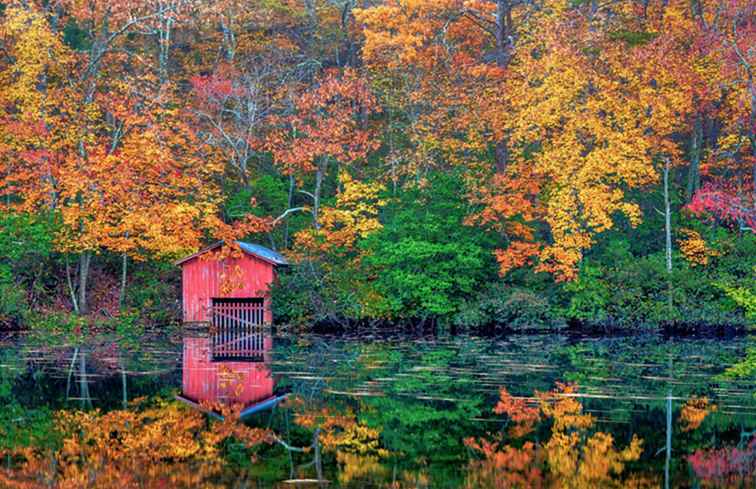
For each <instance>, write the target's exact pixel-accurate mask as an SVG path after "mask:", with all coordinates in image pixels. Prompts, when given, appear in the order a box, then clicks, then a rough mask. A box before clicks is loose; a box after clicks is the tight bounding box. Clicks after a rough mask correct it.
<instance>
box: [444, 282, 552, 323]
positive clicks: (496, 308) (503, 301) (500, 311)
mask: <svg viewBox="0 0 756 489" xmlns="http://www.w3.org/2000/svg"><path fill="white" fill-rule="evenodd" d="M453 322H454V324H456V325H457V326H462V327H481V326H489V325H496V326H502V327H505V328H509V329H528V328H531V329H532V328H539V329H540V328H545V327H559V326H562V325H563V322H562V321H561V320H560V319H559V318H558V317H557V316H556V315H555V311H554V310H553V307H552V306H551V305H550V303H549V301H548V299H547V298H546V296H545V294H543V293H536V292H533V291H532V290H528V289H525V288H522V287H516V286H512V285H509V284H505V283H503V282H494V283H493V284H491V285H488V286H486V287H485V288H484V289H483V291H482V292H480V293H479V294H478V295H477V296H476V297H475V299H474V300H472V301H469V302H467V303H466V304H465V305H464V307H462V309H461V310H460V311H459V312H458V313H457V314H456V315H455V316H454V319H453Z"/></svg>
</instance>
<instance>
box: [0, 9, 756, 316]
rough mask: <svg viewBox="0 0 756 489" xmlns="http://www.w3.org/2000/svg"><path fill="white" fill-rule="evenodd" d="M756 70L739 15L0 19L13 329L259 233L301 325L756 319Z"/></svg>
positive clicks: (133, 294)
mask: <svg viewBox="0 0 756 489" xmlns="http://www.w3.org/2000/svg"><path fill="white" fill-rule="evenodd" d="M754 70H756V5H754V3H753V2H752V1H750V0H726V1H725V0H711V1H709V0H693V1H690V0H668V1H657V0H643V1H637V0H609V1H604V2H600V1H597V0H591V1H587V0H586V1H582V0H580V1H574V0H572V1H567V0H495V1H491V0H465V1H463V0H387V1H383V2H381V1H376V2H363V3H361V4H357V3H353V2H352V1H351V0H346V1H342V0H303V1H301V2H299V1H290V0H252V1H237V0H217V1H209V0H130V1H125V0H87V1H81V0H51V1H47V0H46V1H20V0H19V1H5V2H0V197H1V201H0V323H6V324H19V323H22V322H24V321H27V320H28V321H33V320H34V318H35V314H37V313H39V312H40V311H46V312H49V311H69V312H75V313H78V314H80V315H87V314H90V315H102V314H105V313H107V314H105V315H106V316H108V317H110V316H114V315H118V314H119V312H120V313H121V316H127V314H126V312H128V311H135V313H136V314H138V315H140V316H143V317H145V318H148V319H150V320H151V321H154V322H164V321H168V320H171V319H172V318H173V317H174V315H173V312H172V310H173V309H174V308H175V302H176V297H177V292H176V290H175V283H176V281H177V272H176V270H175V269H173V268H172V266H171V265H170V263H171V260H173V259H176V258H179V257H181V256H183V255H186V254H190V253H192V252H195V251H197V250H198V249H199V248H201V247H202V246H204V245H206V244H208V243H211V242H215V241H218V240H222V241H224V242H226V243H233V242H234V241H235V240H237V239H245V240H248V241H254V242H258V243H261V244H264V245H266V246H269V247H271V248H273V249H276V250H279V251H282V252H284V253H285V254H286V255H287V257H289V258H290V260H291V261H292V262H293V263H294V266H293V267H291V269H290V270H289V271H288V272H287V273H284V274H282V276H281V277H280V280H279V283H278V284H277V286H276V288H275V290H274V300H275V301H276V314H277V317H278V319H279V320H281V321H284V322H289V323H302V324H305V323H313V322H337V323H345V324H346V323H353V322H359V321H398V320H422V321H425V320H432V321H441V322H444V323H446V324H454V325H457V326H460V327H472V326H481V325H486V324H501V325H507V326H509V327H519V326H533V325H535V326H554V325H559V324H563V323H564V322H568V321H580V322H593V323H612V324H625V325H627V324H639V323H640V324H651V325H653V324H659V323H661V322H680V321H683V322H701V323H707V324H722V323H737V324H745V325H752V324H753V323H754V321H756V262H755V261H754V256H756V237H755V234H754V233H755V232H756V231H754V230H755V229H756V189H755V188H754V180H756V81H754ZM231 248H233V247H231ZM229 253H234V250H233V249H231V250H229Z"/></svg>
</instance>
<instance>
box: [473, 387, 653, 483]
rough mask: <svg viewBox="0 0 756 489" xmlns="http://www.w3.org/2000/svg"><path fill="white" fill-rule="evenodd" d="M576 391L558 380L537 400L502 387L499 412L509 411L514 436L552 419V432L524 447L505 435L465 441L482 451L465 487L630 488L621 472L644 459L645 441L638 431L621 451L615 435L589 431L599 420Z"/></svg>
mask: <svg viewBox="0 0 756 489" xmlns="http://www.w3.org/2000/svg"><path fill="white" fill-rule="evenodd" d="M576 394H577V388H576V387H575V386H574V385H571V384H561V383H557V386H556V388H555V389H554V390H552V391H550V392H546V393H538V392H536V395H535V399H533V400H532V401H530V402H526V401H525V400H524V399H517V398H514V397H512V396H511V395H510V394H509V393H508V392H507V390H506V389H505V388H502V389H501V391H500V400H499V403H498V404H497V405H496V408H495V409H494V411H495V412H496V413H497V414H507V415H508V417H509V420H510V421H511V422H514V423H515V424H514V427H512V428H510V436H513V437H520V436H523V435H525V434H527V433H529V432H530V431H531V430H532V428H533V426H534V424H535V423H536V422H538V421H540V420H542V419H550V420H552V428H551V437H550V438H549V439H548V441H546V442H545V443H539V444H536V443H534V442H532V441H526V442H525V443H523V444H522V446H521V447H520V448H517V447H515V446H513V445H510V444H506V443H504V441H503V439H501V438H499V439H496V441H490V440H487V439H479V440H474V439H468V440H465V444H466V445H467V446H468V447H470V448H472V449H474V450H475V451H477V452H479V453H480V454H481V455H482V456H483V458H482V459H481V460H476V461H473V462H471V463H470V465H469V473H468V477H467V484H466V487H470V488H472V487H491V488H502V489H503V488H525V487H527V488H537V487H559V488H571V489H592V488H594V487H606V488H611V487H616V488H620V487H625V486H624V483H623V481H622V480H621V477H620V476H622V473H623V471H624V469H625V464H626V463H627V462H632V461H635V460H638V459H639V458H640V455H641V452H642V442H641V440H640V439H638V438H637V437H635V436H633V438H632V440H631V441H630V444H629V445H628V446H627V447H625V448H623V449H621V450H619V449H617V448H615V447H614V439H613V437H612V436H611V435H610V434H608V433H604V432H600V431H599V432H595V433H590V432H589V430H590V429H591V428H592V427H593V425H594V422H595V419H594V418H593V416H591V415H589V414H584V413H583V408H582V405H581V403H580V402H579V401H578V400H577V398H576V397H574V396H575V395H576ZM536 401H537V407H536ZM632 480H633V484H636V483H637V487H649V488H650V487H655V486H654V485H652V483H648V484H645V483H644V482H643V481H640V480H638V479H636V478H632Z"/></svg>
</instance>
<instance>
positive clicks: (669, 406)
mask: <svg viewBox="0 0 756 489" xmlns="http://www.w3.org/2000/svg"><path fill="white" fill-rule="evenodd" d="M666 434H667V436H666V445H665V449H666V452H667V453H666V455H667V456H666V457H665V461H664V488H665V489H669V465H670V462H671V461H672V391H669V392H667V433H666Z"/></svg>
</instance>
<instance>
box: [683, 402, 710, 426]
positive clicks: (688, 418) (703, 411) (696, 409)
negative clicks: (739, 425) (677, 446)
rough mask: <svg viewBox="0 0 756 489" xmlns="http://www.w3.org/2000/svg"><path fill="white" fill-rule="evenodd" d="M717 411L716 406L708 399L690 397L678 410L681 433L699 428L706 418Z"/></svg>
mask: <svg viewBox="0 0 756 489" xmlns="http://www.w3.org/2000/svg"><path fill="white" fill-rule="evenodd" d="M716 411H717V405H716V404H714V403H712V402H711V401H710V400H709V398H708V397H691V398H690V399H688V400H687V401H686V402H685V405H684V406H683V407H682V409H681V410H680V420H679V422H680V424H681V425H682V431H693V430H696V429H698V427H699V426H701V423H703V422H704V420H705V419H706V417H707V416H708V415H709V414H711V413H713V412H716Z"/></svg>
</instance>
